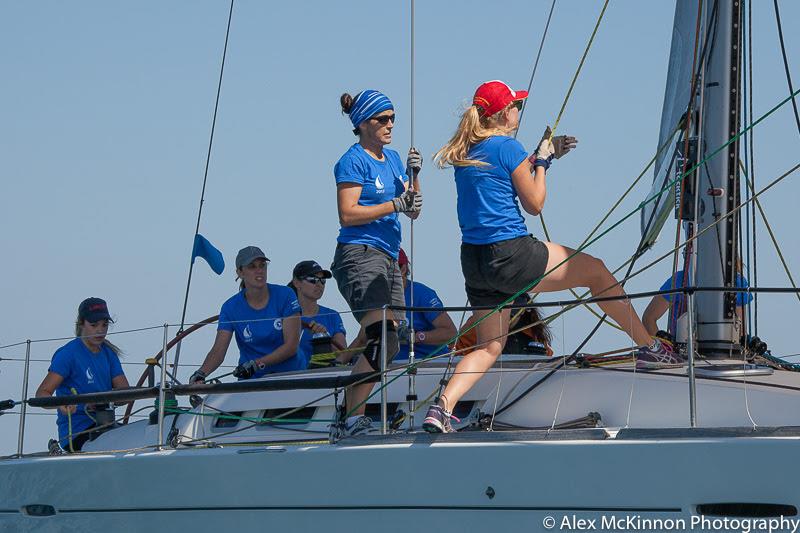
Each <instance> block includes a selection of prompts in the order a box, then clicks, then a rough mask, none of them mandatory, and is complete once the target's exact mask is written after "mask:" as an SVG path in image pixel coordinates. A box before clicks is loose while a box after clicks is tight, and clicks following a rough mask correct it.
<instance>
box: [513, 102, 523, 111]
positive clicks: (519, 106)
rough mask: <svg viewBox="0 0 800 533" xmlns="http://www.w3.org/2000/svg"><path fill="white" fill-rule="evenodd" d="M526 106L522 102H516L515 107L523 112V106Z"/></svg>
mask: <svg viewBox="0 0 800 533" xmlns="http://www.w3.org/2000/svg"><path fill="white" fill-rule="evenodd" d="M523 105H525V104H524V103H523V101H522V100H516V101H515V102H514V107H516V108H517V109H519V110H520V111H522V106H523Z"/></svg>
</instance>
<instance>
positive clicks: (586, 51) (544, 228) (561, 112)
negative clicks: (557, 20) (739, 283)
mask: <svg viewBox="0 0 800 533" xmlns="http://www.w3.org/2000/svg"><path fill="white" fill-rule="evenodd" d="M608 2H609V0H606V1H605V3H604V4H603V9H602V10H601V11H600V16H599V17H597V22H596V23H595V25H594V30H592V35H591V36H590V37H589V42H588V43H587V44H586V48H585V49H584V51H583V56H581V60H580V62H579V63H578V68H577V69H576V70H575V74H574V75H573V76H572V81H571V82H570V84H569V89H567V95H566V96H565V97H564V101H563V102H562V104H561V109H560V110H559V111H558V115H557V116H556V120H555V123H554V124H553V129H552V130H551V132H550V139H552V138H553V135H554V134H555V131H556V128H558V124H559V123H560V122H561V117H562V116H563V115H564V110H565V109H566V108H567V102H569V97H570V96H571V95H572V90H573V89H574V88H575V83H576V82H577V81H578V76H579V75H580V73H581V69H583V64H584V62H585V61H586V57H587V56H588V55H589V50H590V49H591V47H592V43H593V42H594V37H595V35H597V30H598V28H600V22H601V21H602V20H603V15H605V12H606V8H607V7H608ZM654 159H655V158H654ZM620 201H621V200H620ZM615 208H616V206H615ZM612 211H613V209H612ZM610 214H611V213H609V215H610ZM539 223H540V224H541V226H542V232H543V233H544V237H545V239H547V240H548V241H551V242H552V240H553V239H552V238H551V237H550V232H549V231H548V230H547V224H546V223H545V221H544V215H543V214H542V213H539ZM601 224H602V222H601ZM595 229H596V228H595ZM569 292H571V293H572V295H573V296H574V297H575V298H578V294H577V293H576V292H575V291H574V289H569ZM584 307H585V308H586V309H587V310H588V311H589V312H590V313H592V314H593V315H594V316H595V318H599V319H600V320H602V321H603V322H605V323H606V324H608V325H609V326H611V327H614V328H616V329H618V330H620V331H621V330H622V328H620V327H619V326H618V325H616V324H614V323H613V322H609V321H608V320H607V319H606V318H605V317H603V316H600V314H599V313H598V312H597V311H595V310H594V309H592V308H591V307H589V305H588V304H585V305H584Z"/></svg>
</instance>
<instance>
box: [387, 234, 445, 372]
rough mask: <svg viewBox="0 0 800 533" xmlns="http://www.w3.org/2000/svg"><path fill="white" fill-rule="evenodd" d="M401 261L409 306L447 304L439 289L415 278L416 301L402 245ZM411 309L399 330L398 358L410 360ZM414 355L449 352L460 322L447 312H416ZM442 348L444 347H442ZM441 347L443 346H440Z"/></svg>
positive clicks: (423, 356) (401, 272)
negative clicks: (439, 293) (450, 342)
mask: <svg viewBox="0 0 800 533" xmlns="http://www.w3.org/2000/svg"><path fill="white" fill-rule="evenodd" d="M397 262H398V263H399V265H400V274H401V275H402V279H403V290H404V291H405V299H406V305H409V306H413V307H444V305H443V304H442V301H441V300H440V299H439V296H438V295H437V294H436V291H434V290H433V289H431V288H430V287H428V286H427V285H423V284H422V283H420V282H419V281H416V280H415V281H414V301H413V302H412V301H411V280H409V278H408V272H409V268H410V264H409V261H408V256H407V255H406V252H405V251H404V250H403V249H402V248H400V255H399V257H398V260H397ZM410 320H411V311H406V320H405V321H404V325H405V327H401V328H399V330H398V337H399V338H400V351H399V352H398V354H397V357H396V358H395V360H406V359H408V350H409V338H408V335H409V334H410V329H409V328H408V324H409V323H410ZM413 325H414V357H415V359H425V358H427V357H431V356H433V355H439V354H442V353H446V352H447V349H448V348H447V346H444V344H445V343H446V342H447V341H449V340H450V339H452V338H453V337H455V336H456V325H455V324H453V321H452V320H451V318H450V316H449V315H448V314H447V313H445V312H444V311H415V312H414V324H413ZM440 347H441V348H440ZM437 348H440V349H437Z"/></svg>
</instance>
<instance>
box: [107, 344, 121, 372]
mask: <svg viewBox="0 0 800 533" xmlns="http://www.w3.org/2000/svg"><path fill="white" fill-rule="evenodd" d="M106 349H107V350H108V366H109V368H110V369H111V379H114V378H115V377H117V376H124V375H125V372H123V370H122V364H121V363H120V362H119V356H117V354H115V353H114V350H112V349H111V348H109V347H107V346H106Z"/></svg>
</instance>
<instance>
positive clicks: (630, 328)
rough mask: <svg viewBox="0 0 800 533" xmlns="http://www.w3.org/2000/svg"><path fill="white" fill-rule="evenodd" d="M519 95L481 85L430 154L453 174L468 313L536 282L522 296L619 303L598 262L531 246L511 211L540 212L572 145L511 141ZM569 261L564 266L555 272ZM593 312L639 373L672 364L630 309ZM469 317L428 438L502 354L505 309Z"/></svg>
mask: <svg viewBox="0 0 800 533" xmlns="http://www.w3.org/2000/svg"><path fill="white" fill-rule="evenodd" d="M527 96H528V93H527V91H513V90H512V89H511V88H510V87H509V86H508V85H506V84H505V83H503V82H501V81H497V80H495V81H489V82H486V83H484V84H482V85H481V86H480V87H478V89H477V91H476V92H475V96H474V98H473V103H472V105H471V106H470V107H468V108H467V110H466V111H465V112H464V114H463V115H462V117H461V122H460V123H459V125H458V130H457V131H456V133H455V135H453V138H452V139H450V142H448V143H447V145H445V146H444V147H443V148H442V149H441V150H439V152H438V153H437V154H436V156H435V161H436V163H437V164H438V165H439V167H440V168H444V167H445V166H453V167H455V181H456V190H457V192H458V202H457V208H458V221H459V225H460V227H461V232H462V244H461V268H462V271H463V273H464V280H465V286H466V290H467V296H468V297H469V300H470V302H471V304H472V305H475V306H482V305H491V306H497V305H500V304H502V303H503V302H506V301H509V300H511V298H512V297H513V296H514V295H516V294H517V293H519V292H520V291H523V290H525V289H526V288H528V287H529V286H530V285H531V284H532V283H534V282H537V281H538V283H536V285H535V286H534V287H533V288H532V289H530V290H533V291H535V292H551V291H560V290H564V289H571V288H573V287H588V288H589V289H590V290H591V292H592V294H599V293H602V294H603V295H604V296H618V295H623V294H624V292H623V290H622V288H621V287H620V286H619V285H618V284H617V280H616V279H614V276H613V275H612V274H611V273H610V272H609V271H608V269H607V268H606V266H605V264H603V262H602V261H601V260H599V259H596V258H594V257H592V256H590V255H588V254H584V253H579V254H577V255H575V256H572V254H574V253H575V251H574V250H572V249H571V248H567V247H565V246H561V245H560V244H555V243H551V242H542V241H539V240H537V239H536V238H535V237H533V236H532V235H530V234H529V233H528V229H527V227H526V225H525V219H524V218H523V217H522V213H521V212H520V209H519V203H521V204H522V208H523V209H525V211H526V212H528V213H530V214H532V215H534V216H535V215H538V214H539V213H540V212H541V211H542V209H543V208H544V201H545V196H546V192H547V189H546V185H545V175H546V171H547V169H548V168H549V167H550V164H551V162H552V160H553V157H555V158H556V159H557V158H559V157H561V156H563V155H564V154H566V153H567V152H568V151H570V150H571V149H572V148H574V147H575V145H576V143H577V140H576V139H575V138H574V137H568V136H560V137H555V138H552V139H551V133H550V129H549V128H548V129H547V130H546V131H545V135H544V138H543V139H542V141H541V143H540V144H539V147H538V149H537V150H536V152H534V154H533V155H531V156H528V154H527V153H526V151H525V149H524V148H523V146H522V145H521V144H520V143H519V142H518V141H517V140H516V139H514V138H513V137H511V134H512V133H513V132H514V131H515V130H516V129H517V127H518V126H519V113H520V111H521V109H522V104H523V101H524V100H525V98H527ZM517 199H519V203H518V202H517ZM570 256H572V257H570ZM567 258H570V259H569V261H568V262H566V263H564V264H563V265H561V266H558V265H560V264H561V263H562V262H564V261H565V260H567ZM557 266H558V268H556V267H557ZM545 274H546V276H545ZM542 276H544V277H542ZM540 278H541V279H540ZM599 305H600V307H601V308H602V309H603V311H605V312H606V313H607V314H608V315H609V316H610V317H611V318H613V319H614V320H616V321H617V323H618V324H619V325H620V326H621V327H622V328H623V329H624V330H625V331H626V332H627V333H628V334H629V335H630V336H631V338H632V339H633V340H634V341H635V342H636V344H637V345H639V346H641V348H640V349H639V351H638V352H637V364H638V365H639V366H640V367H652V366H660V365H667V364H676V363H678V362H679V361H678V360H677V358H675V356H674V355H673V354H672V350H671V348H670V347H669V346H667V345H666V344H662V343H661V342H660V341H659V340H657V339H653V338H651V337H650V335H649V334H648V333H647V330H646V329H645V328H644V326H643V325H642V321H641V320H640V319H639V317H638V316H637V315H636V311H635V310H634V309H633V307H632V306H631V305H630V302H628V301H626V300H615V301H607V302H603V303H600V304H599ZM475 315H476V318H478V319H481V318H484V317H485V319H484V320H482V321H481V322H480V323H479V324H478V325H477V331H478V341H479V346H480V348H479V349H477V350H474V351H472V352H470V353H469V354H467V355H466V356H465V357H464V358H463V359H462V360H461V362H459V364H458V366H457V367H456V370H455V373H454V375H453V377H452V378H451V379H450V382H449V383H448V385H447V388H446V389H445V390H444V393H443V394H442V395H441V398H440V401H439V403H438V405H432V406H431V407H430V409H429V410H428V414H427V416H426V418H425V422H424V423H423V427H424V428H425V429H426V430H427V431H429V432H437V433H438V432H449V431H452V428H451V425H450V418H451V414H450V413H451V412H452V410H453V407H454V406H455V404H456V403H457V402H458V400H459V399H460V398H461V397H462V396H463V395H464V393H465V392H467V391H468V390H469V389H470V388H471V387H472V386H473V385H474V384H475V383H476V382H477V381H478V380H479V379H480V378H481V376H482V374H483V373H484V372H486V371H487V370H488V369H489V368H491V366H492V365H493V364H494V362H495V361H496V360H497V357H498V356H499V355H500V353H501V352H502V349H503V345H504V343H505V336H506V335H507V334H508V322H509V316H510V311H509V310H508V309H505V310H503V311H501V312H499V313H495V312H492V311H476V312H475Z"/></svg>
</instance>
